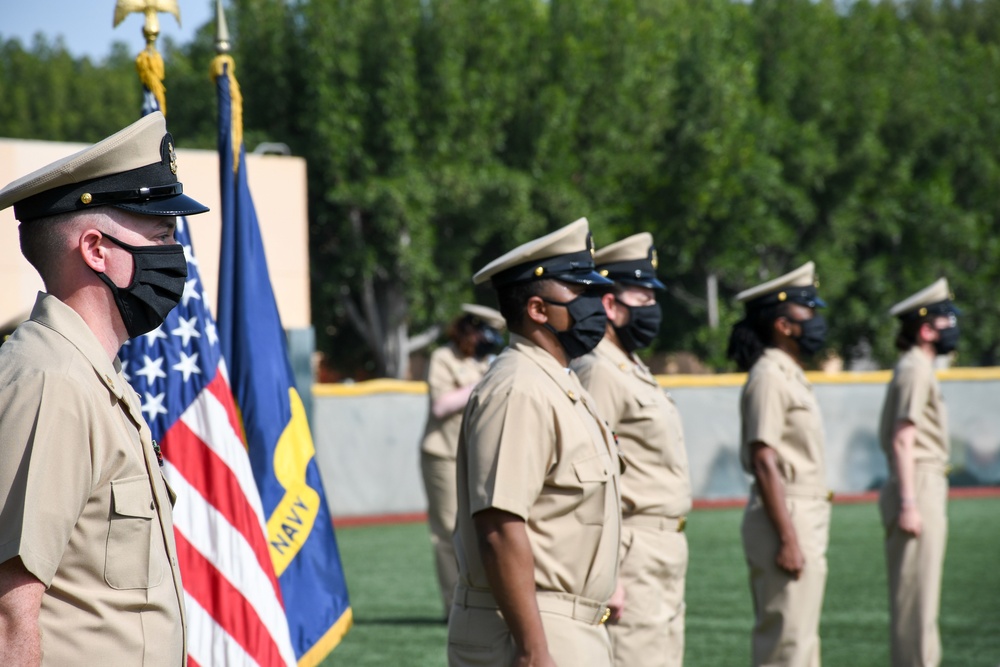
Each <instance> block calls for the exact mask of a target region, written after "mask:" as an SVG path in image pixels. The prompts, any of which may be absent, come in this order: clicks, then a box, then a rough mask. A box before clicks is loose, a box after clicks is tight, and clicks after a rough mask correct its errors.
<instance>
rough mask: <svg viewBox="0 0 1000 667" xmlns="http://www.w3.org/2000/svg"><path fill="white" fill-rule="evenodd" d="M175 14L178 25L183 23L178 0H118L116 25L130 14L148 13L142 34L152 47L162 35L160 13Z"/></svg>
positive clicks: (147, 43)
mask: <svg viewBox="0 0 1000 667" xmlns="http://www.w3.org/2000/svg"><path fill="white" fill-rule="evenodd" d="M161 12H162V13H165V14H173V15H174V18H176V19H177V25H180V24H181V10H180V7H178V6H177V0H118V2H117V4H115V25H114V27H115V28H117V27H118V24H119V23H121V22H122V21H124V20H125V17H126V16H128V15H129V14H138V13H143V14H145V15H146V23H145V25H144V26H143V27H142V34H143V35H144V36H145V37H146V45H147V46H150V47H152V46H153V43H154V42H156V38H157V37H158V36H159V35H160V19H159V17H158V14H160V13H161Z"/></svg>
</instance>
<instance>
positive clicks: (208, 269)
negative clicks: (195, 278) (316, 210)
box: [0, 139, 312, 329]
mask: <svg viewBox="0 0 1000 667" xmlns="http://www.w3.org/2000/svg"><path fill="white" fill-rule="evenodd" d="M83 148H86V144H72V143H61V142H54V141H26V140H20V139H0V187H2V186H3V185H6V184H7V183H9V182H11V181H13V180H15V179H17V178H20V177H21V176H24V175H26V174H29V173H31V172H32V171H34V170H36V169H38V168H40V167H43V166H45V165H47V164H49V163H51V162H55V161H56V160H58V159H61V158H63V157H65V156H67V155H71V154H73V153H75V152H77V151H79V150H81V149H83ZM177 163H178V176H179V178H180V180H181V182H182V183H184V192H185V193H187V194H189V195H191V196H192V197H194V198H195V199H197V200H198V201H200V202H202V203H203V204H205V205H206V206H208V207H209V208H210V209H211V210H210V211H209V212H208V213H205V214H202V215H197V216H192V217H191V218H190V223H191V236H192V241H193V243H194V249H195V255H196V257H197V259H198V265H199V268H200V269H201V276H202V280H204V282H205V285H204V288H205V292H206V293H207V294H208V295H209V298H210V300H211V303H212V307H213V312H215V310H214V309H215V300H216V297H217V295H218V284H219V281H218V275H219V246H220V242H221V229H222V218H221V217H220V204H219V158H218V154H217V153H216V152H215V151H206V150H191V149H178V150H177ZM247 170H248V172H249V173H248V175H249V179H250V191H251V192H252V193H253V198H254V204H255V205H256V207H257V217H258V219H259V221H260V226H261V235H262V236H263V239H264V249H265V254H266V256H267V264H268V268H269V270H270V273H271V285H272V286H273V288H274V293H275V297H276V299H277V301H278V310H279V311H280V313H281V320H282V324H283V325H284V326H285V328H286V329H298V328H306V327H309V326H310V325H311V321H312V318H311V315H310V312H309V221H308V209H307V197H306V162H305V160H304V159H302V158H297V157H286V156H279V155H248V156H247ZM0 281H2V284H3V285H4V289H3V290H0V325H3V324H7V323H10V322H15V323H16V322H20V321H21V320H23V319H24V318H25V317H26V316H27V315H28V313H29V312H30V310H31V306H32V304H33V303H34V302H35V294H36V292H38V291H39V290H41V289H42V282H41V280H40V279H39V278H38V275H37V274H36V273H35V271H34V269H32V268H31V266H30V265H29V264H28V263H27V262H26V261H25V260H24V258H23V257H22V256H21V251H20V248H19V244H18V235H17V221H16V220H15V219H14V211H13V209H10V208H8V209H6V210H3V211H0Z"/></svg>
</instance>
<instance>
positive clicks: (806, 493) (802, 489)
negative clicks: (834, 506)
mask: <svg viewBox="0 0 1000 667" xmlns="http://www.w3.org/2000/svg"><path fill="white" fill-rule="evenodd" d="M784 486H785V496H786V497H790V498H810V499H812V500H825V501H826V502H828V503H829V502H833V491H830V490H829V489H824V488H823V487H822V486H813V485H811V484H791V483H788V482H785V485H784ZM750 490H751V492H753V493H755V494H757V495H758V496H759V495H760V489H758V488H757V485H756V484H753V485H751V487H750Z"/></svg>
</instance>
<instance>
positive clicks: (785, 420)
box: [729, 262, 832, 667]
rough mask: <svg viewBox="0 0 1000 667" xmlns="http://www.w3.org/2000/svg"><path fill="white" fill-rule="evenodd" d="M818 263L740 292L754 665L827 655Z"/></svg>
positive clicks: (801, 665)
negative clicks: (814, 366)
mask: <svg viewBox="0 0 1000 667" xmlns="http://www.w3.org/2000/svg"><path fill="white" fill-rule="evenodd" d="M815 282H816V279H815V267H814V265H813V263H812V262H808V263H807V264H805V265H803V266H801V267H799V268H798V269H796V270H795V271H792V272H791V273H788V274H786V275H783V276H781V277H780V278H777V279H775V280H772V281H770V282H767V283H764V284H763V285H759V286H757V287H754V288H751V289H748V290H745V291H743V292H741V293H740V294H738V295H737V296H736V298H737V300H738V301H741V302H743V304H744V305H745V307H746V316H745V318H744V319H743V320H741V321H740V322H738V323H737V324H736V326H734V327H733V331H732V335H731V336H730V339H729V356H730V358H732V359H733V360H735V361H736V363H737V365H738V366H739V367H740V370H744V371H749V374H748V376H747V381H746V384H745V385H744V387H743V393H742V396H741V398H740V416H741V419H742V435H741V439H740V460H741V461H742V464H743V468H744V469H745V470H746V471H747V472H748V473H749V474H751V475H753V477H754V484H753V487H752V488H751V492H750V499H749V501H748V503H747V507H746V511H745V512H744V515H743V526H742V537H743V550H744V552H745V554H746V559H747V565H748V566H749V568H750V589H751V594H752V596H753V604H754V616H755V620H754V627H753V637H752V649H753V664H754V665H787V666H789V667H814V666H817V665H819V664H820V641H819V619H820V611H821V610H822V608H823V593H824V589H825V586H826V573H827V565H826V549H827V543H828V537H829V525H830V500H831V499H832V494H831V493H829V491H828V490H827V486H826V472H825V467H824V451H823V450H824V444H823V424H822V420H821V418H820V413H819V406H818V405H817V403H816V397H815V396H814V395H813V390H812V386H811V385H810V384H809V381H808V380H807V379H806V377H805V375H804V373H803V372H802V364H803V361H804V360H805V359H807V358H808V357H809V356H811V355H813V354H815V353H817V352H819V351H820V349H822V347H823V343H824V341H825V337H826V322H825V320H824V319H823V316H822V315H819V314H817V313H816V309H817V308H821V307H823V306H825V305H826V304H824V303H823V301H822V300H821V299H820V298H819V297H818V296H817V294H816V287H815Z"/></svg>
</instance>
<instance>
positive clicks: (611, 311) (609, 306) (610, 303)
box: [601, 292, 618, 320]
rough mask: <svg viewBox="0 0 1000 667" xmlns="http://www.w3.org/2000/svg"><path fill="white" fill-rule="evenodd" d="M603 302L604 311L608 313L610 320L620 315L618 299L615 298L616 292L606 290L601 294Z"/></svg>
mask: <svg viewBox="0 0 1000 667" xmlns="http://www.w3.org/2000/svg"><path fill="white" fill-rule="evenodd" d="M601 303H603V304H604V312H605V313H607V315H608V319H609V320H614V319H615V317H616V316H617V315H618V299H616V298H615V293H614V292H605V293H604V294H602V295H601Z"/></svg>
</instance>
